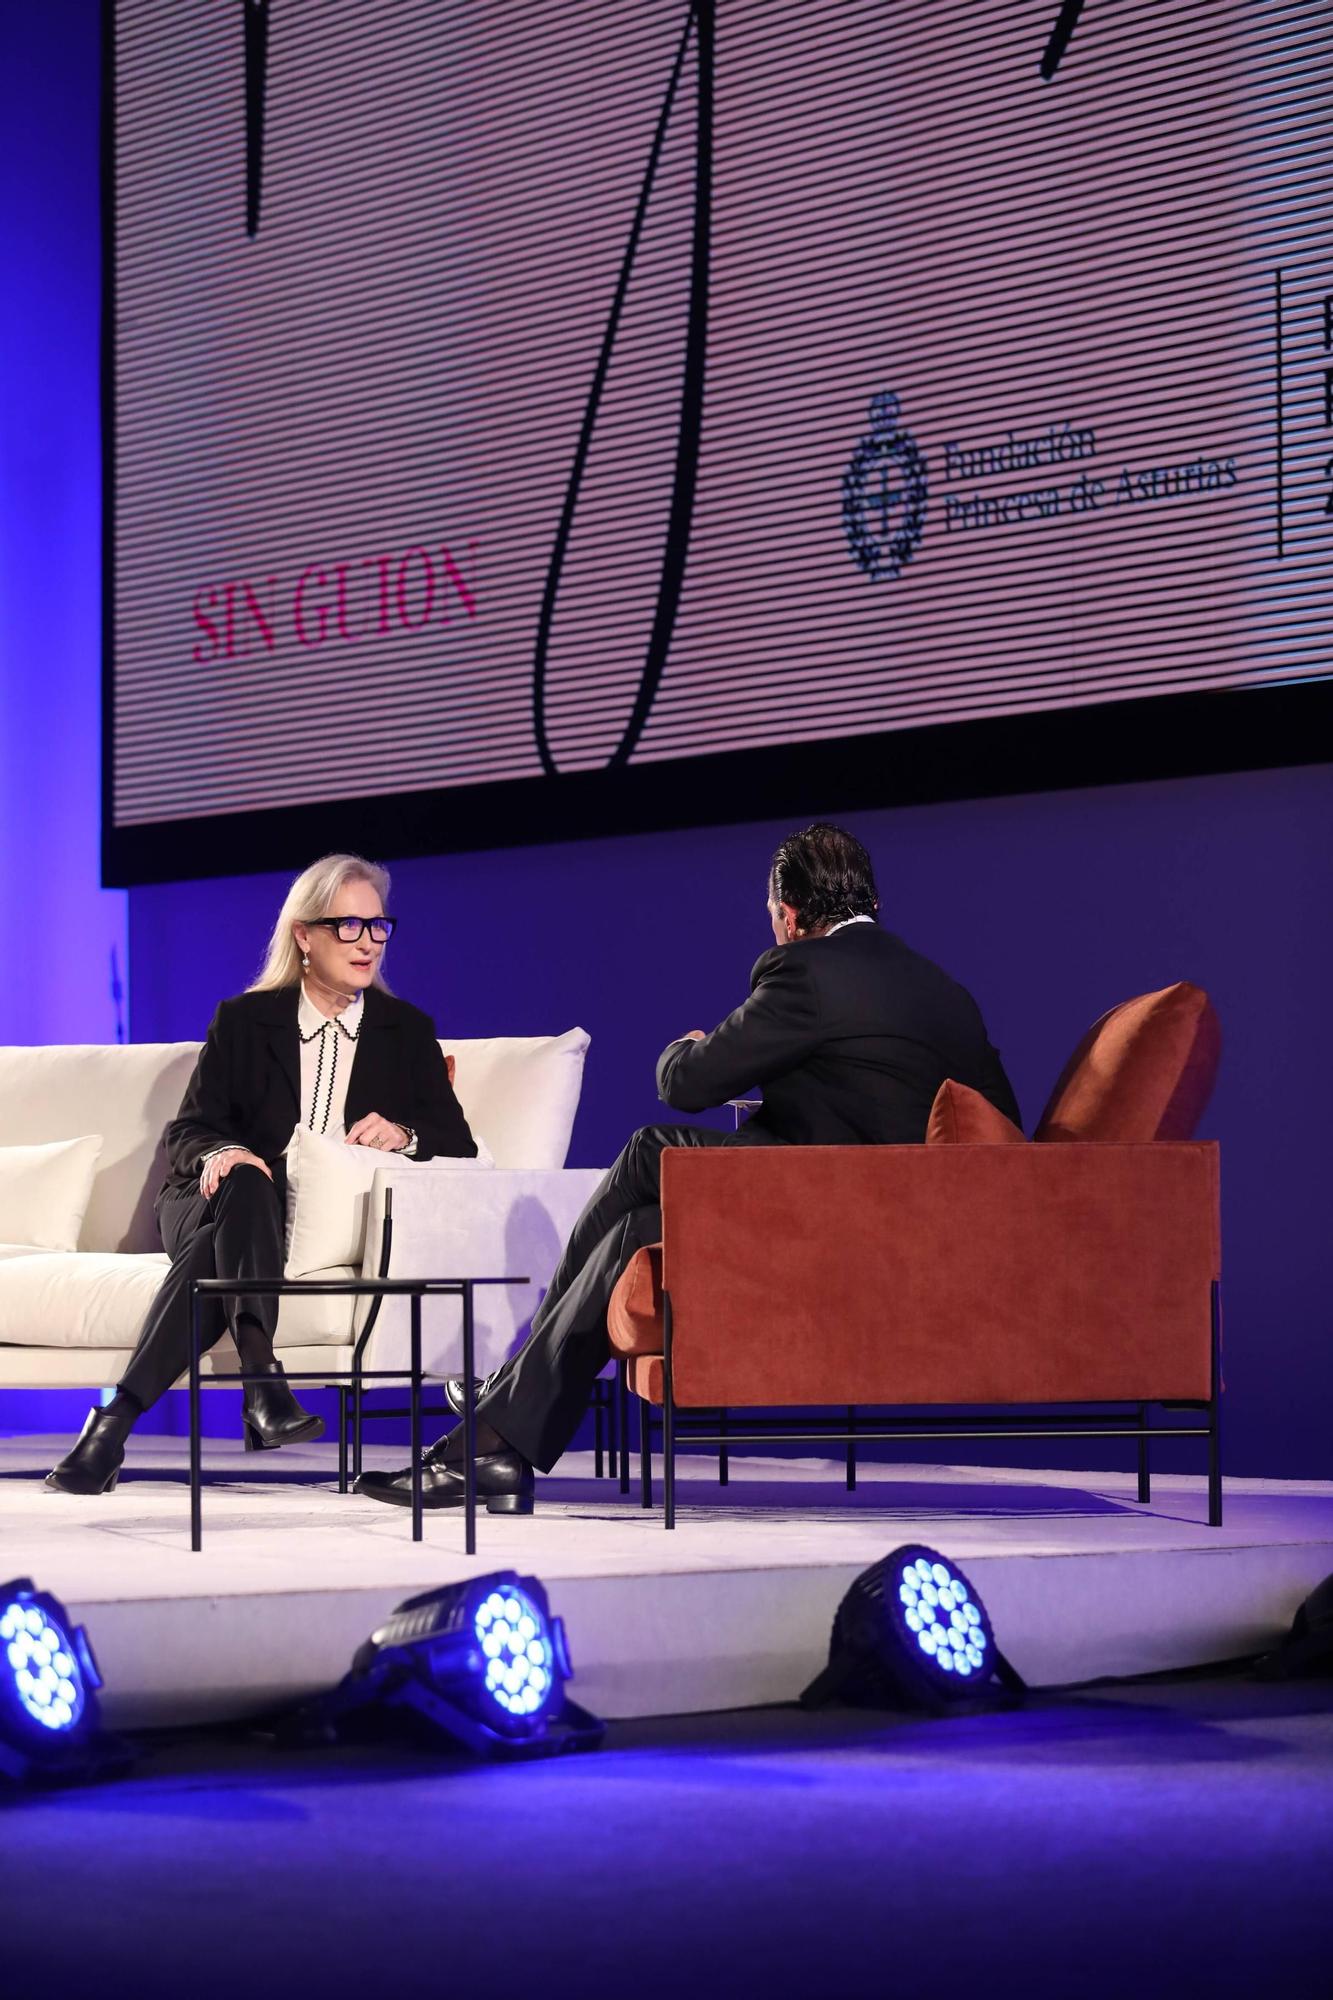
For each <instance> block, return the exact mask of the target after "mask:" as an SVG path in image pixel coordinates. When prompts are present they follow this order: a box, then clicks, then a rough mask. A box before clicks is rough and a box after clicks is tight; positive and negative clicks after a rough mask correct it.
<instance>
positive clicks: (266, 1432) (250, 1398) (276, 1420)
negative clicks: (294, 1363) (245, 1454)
mask: <svg viewBox="0 0 1333 2000" xmlns="http://www.w3.org/2000/svg"><path fill="white" fill-rule="evenodd" d="M250 1365H251V1364H250V1363H248V1362H247V1364H246V1366H247V1367H249V1366H250ZM259 1366H261V1367H262V1368H263V1369H264V1374H265V1380H264V1381H262V1382H247V1383H246V1385H245V1409H244V1412H243V1416H244V1421H245V1448H246V1450H247V1451H274V1450H276V1449H277V1447H278V1446H279V1445H283V1444H303V1443H304V1442H305V1441H306V1439H308V1438H317V1437H323V1435H324V1419H323V1417H316V1416H313V1415H312V1414H311V1412H310V1411H309V1410H303V1409H302V1408H301V1405H300V1404H299V1403H298V1402H297V1400H296V1398H295V1396H294V1395H293V1394H292V1391H291V1385H290V1383H289V1382H288V1380H287V1377H286V1376H285V1375H284V1374H283V1372H282V1363H281V1362H280V1361H269V1362H267V1363H263V1362H261V1363H260V1364H259Z"/></svg>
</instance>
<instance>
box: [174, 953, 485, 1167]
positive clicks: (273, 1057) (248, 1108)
mask: <svg viewBox="0 0 1333 2000" xmlns="http://www.w3.org/2000/svg"><path fill="white" fill-rule="evenodd" d="M299 1003H300V989H299V988H298V987H295V986H290V987H284V988H283V989H282V990H281V991H279V992H275V993H241V994H238V995H237V997H236V998H235V999H234V1000H224V1001H223V1002H222V1004H221V1006H220V1007H219V1008H218V1010H217V1013H216V1014H215V1015H214V1016H213V1020H212V1023H211V1025H210V1027H209V1030H208V1039H207V1041H206V1042H205V1043H204V1046H203V1048H202V1049H201V1050H200V1052H199V1060H198V1062H197V1063H196V1064H195V1069H194V1075H193V1076H192V1077H191V1078H190V1082H189V1087H188V1088H187V1090H186V1092H185V1096H184V1098H183V1099H182V1100H181V1108H180V1111H179V1113H178V1114H177V1116H176V1117H175V1118H173V1119H172V1121H171V1123H170V1125H168V1127H167V1129H166V1134H165V1143H166V1149H167V1164H168V1166H169V1168H170V1170H171V1177H170V1179H169V1180H168V1182H167V1187H168V1188H173V1187H183V1186H185V1185H186V1184H187V1183H189V1182H190V1181H193V1180H195V1179H197V1177H198V1174H199V1166H200V1161H201V1159H202V1157H203V1155H204V1154H205V1153H211V1152H212V1151H213V1150H214V1148H215V1147H217V1146H245V1147H248V1149H249V1150H250V1152H252V1153H257V1154H258V1156H259V1158H260V1159H261V1160H265V1161H267V1163H268V1164H269V1166H270V1167H274V1166H275V1165H276V1167H277V1168H278V1169H279V1172H278V1174H277V1175H275V1178H279V1179H280V1180H285V1175H283V1174H282V1173H281V1167H282V1160H281V1155H282V1154H283V1153H284V1152H285V1150H286V1147H287V1142H288V1140H289V1139H290V1138H291V1136H292V1132H293V1131H294V1129H295V1126H296V1122H297V1120H298V1119H299V1117H300V1116H301V1042H300V1036H299V1033H298V1031H297V1026H296V1010H297V1007H298V1005H299ZM368 1111H378V1112H379V1113H380V1114H381V1116H382V1117H385V1118H390V1119H392V1120H393V1122H394V1123H395V1124H396V1125H410V1126H411V1127H412V1129H413V1131H414V1132H415V1133H416V1135H417V1150H416V1158H417V1159H419V1160H429V1159H431V1158H432V1157H434V1156H436V1155H443V1156H446V1157H448V1158H452V1159H471V1158H472V1157H473V1156H474V1155H475V1153H476V1150H477V1147H476V1142H475V1140H474V1139H473V1137H472V1134H471V1133H470V1132H469V1131H468V1127H467V1120H466V1119H465V1118H464V1116H463V1112H462V1107H461V1106H460V1104H459V1102H458V1099H457V1098H456V1097H455V1096H454V1092H453V1086H452V1084H451V1083H450V1081H449V1073H448V1070H447V1069H446V1068H445V1062H444V1057H443V1055H441V1053H440V1045H439V1043H438V1042H437V1041H436V1039H435V1023H434V1022H433V1021H432V1020H431V1018H430V1015H429V1014H423V1013H422V1011H421V1009H420V1008H419V1007H410V1006H409V1005H408V1003H407V1001H406V1000H396V999H394V998H393V996H392V995H391V994H388V993H383V992H381V991H380V989H379V987H377V986H371V987H368V988H367V990H366V996H365V1004H364V1008H363V1012H362V1019H361V1028H360V1032H359V1034H358V1037H357V1045H356V1059H355V1061H354V1062H353V1064H352V1074H351V1076H350V1077H349V1078H348V1082H347V1123H348V1124H349V1125H351V1124H353V1123H355V1121H356V1120H357V1119H358V1118H364V1117H365V1115H366V1113H367V1112H368Z"/></svg>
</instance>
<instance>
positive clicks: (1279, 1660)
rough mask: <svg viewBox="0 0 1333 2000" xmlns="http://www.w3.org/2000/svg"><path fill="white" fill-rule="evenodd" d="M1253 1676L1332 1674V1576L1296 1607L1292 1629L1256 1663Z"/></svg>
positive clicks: (1273, 1678) (1274, 1678)
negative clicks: (1271, 1650) (1272, 1649)
mask: <svg viewBox="0 0 1333 2000" xmlns="http://www.w3.org/2000/svg"><path fill="white" fill-rule="evenodd" d="M1254 1675H1255V1679H1256V1680H1261V1681H1301V1680H1320V1679H1324V1678H1327V1677H1329V1676H1333V1576H1326V1577H1325V1578H1324V1581H1323V1582H1322V1583H1320V1584H1317V1585H1316V1586H1315V1588H1314V1589H1313V1590H1312V1591H1311V1592H1310V1595H1309V1596H1308V1597H1307V1598H1306V1600H1305V1602H1304V1603H1303V1604H1301V1605H1300V1606H1299V1607H1298V1608H1297V1612H1296V1616H1295V1617H1294V1618H1293V1619H1292V1621H1291V1630H1290V1631H1289V1632H1288V1633H1287V1634H1286V1636H1285V1638H1284V1639H1283V1640H1282V1642H1281V1644H1280V1645H1279V1646H1277V1647H1276V1648H1275V1649H1274V1651H1273V1652H1271V1653H1266V1654H1265V1655H1264V1657H1263V1659H1261V1660H1260V1661H1259V1663H1258V1665H1257V1666H1256V1667H1255V1670H1254Z"/></svg>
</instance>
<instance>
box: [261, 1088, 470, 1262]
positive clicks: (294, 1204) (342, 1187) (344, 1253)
mask: <svg viewBox="0 0 1333 2000" xmlns="http://www.w3.org/2000/svg"><path fill="white" fill-rule="evenodd" d="M478 1145H479V1147H480V1141H478ZM430 1164H431V1165H432V1166H434V1167H489V1166H492V1165H494V1162H493V1161H492V1159H491V1158H490V1155H489V1154H488V1153H486V1152H485V1151H484V1150H479V1152H478V1156H477V1158H476V1159H475V1160H432V1161H431V1162H430ZM412 1165H413V1162H412V1161H411V1160H404V1159H403V1157H402V1156H401V1154H398V1153H381V1152H377V1151H376V1150H375V1148H374V1147H373V1146H349V1145H348V1144H347V1142H346V1140H344V1139H326V1138H325V1137H324V1135H323V1134H322V1133H320V1132H311V1131H309V1130H307V1128H306V1127H305V1126H304V1125H298V1126H297V1128H296V1130H295V1131H294V1132H293V1134H292V1141H291V1145H290V1146H289V1147H288V1148H287V1276H288V1277H289V1278H305V1277H309V1276H310V1274H311V1273H312V1272H314V1271H323V1270H326V1269H327V1268H328V1266H329V1265H331V1264H354V1265H355V1266H356V1268H357V1270H358V1271H359V1270H361V1268H362V1258H363V1255H364V1252H365V1246H366V1218H367V1215H368V1214H369V1211H370V1190H371V1185H372V1183H373V1182H374V1179H375V1175H376V1173H377V1172H378V1171H379V1169H380V1168H381V1167H384V1166H392V1167H394V1168H395V1170H396V1169H398V1168H400V1167H410V1166H412Z"/></svg>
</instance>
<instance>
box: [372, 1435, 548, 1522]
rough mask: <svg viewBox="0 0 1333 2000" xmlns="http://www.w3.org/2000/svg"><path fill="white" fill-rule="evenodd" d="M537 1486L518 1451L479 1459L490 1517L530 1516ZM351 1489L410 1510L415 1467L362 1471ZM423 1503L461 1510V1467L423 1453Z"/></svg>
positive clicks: (482, 1496)
mask: <svg viewBox="0 0 1333 2000" xmlns="http://www.w3.org/2000/svg"><path fill="white" fill-rule="evenodd" d="M433 1449H435V1450H438V1447H433ZM534 1484H535V1482H534V1480H533V1476H532V1467H531V1466H530V1465H529V1464H528V1461H527V1460H526V1458H520V1457H519V1455H518V1453H517V1452H516V1451H489V1452H485V1453H484V1454H483V1455H482V1456H481V1457H479V1458H478V1460H477V1498H478V1500H481V1501H483V1502H484V1503H485V1507H486V1512H487V1513H488V1514H530V1513H531V1512H532V1494H533V1486H534ZM352 1490H353V1492H356V1493H363V1494H364V1495H365V1497H366V1499H367V1500H383V1501H384V1502H385V1503H386V1505H388V1506H390V1507H410V1506H411V1505H412V1468H411V1466H410V1465H409V1466H405V1467H404V1469H403V1470H402V1471H401V1472H363V1473H362V1475H361V1477H360V1478H359V1479H358V1480H357V1482H356V1485H355V1487H354V1488H353V1489H352ZM421 1504H422V1506H423V1507H461V1506H462V1504H463V1468H462V1466H461V1465H446V1464H445V1463H444V1462H443V1460H442V1459H440V1458H438V1457H432V1455H431V1453H430V1452H424V1453H423V1454H422V1459H421Z"/></svg>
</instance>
